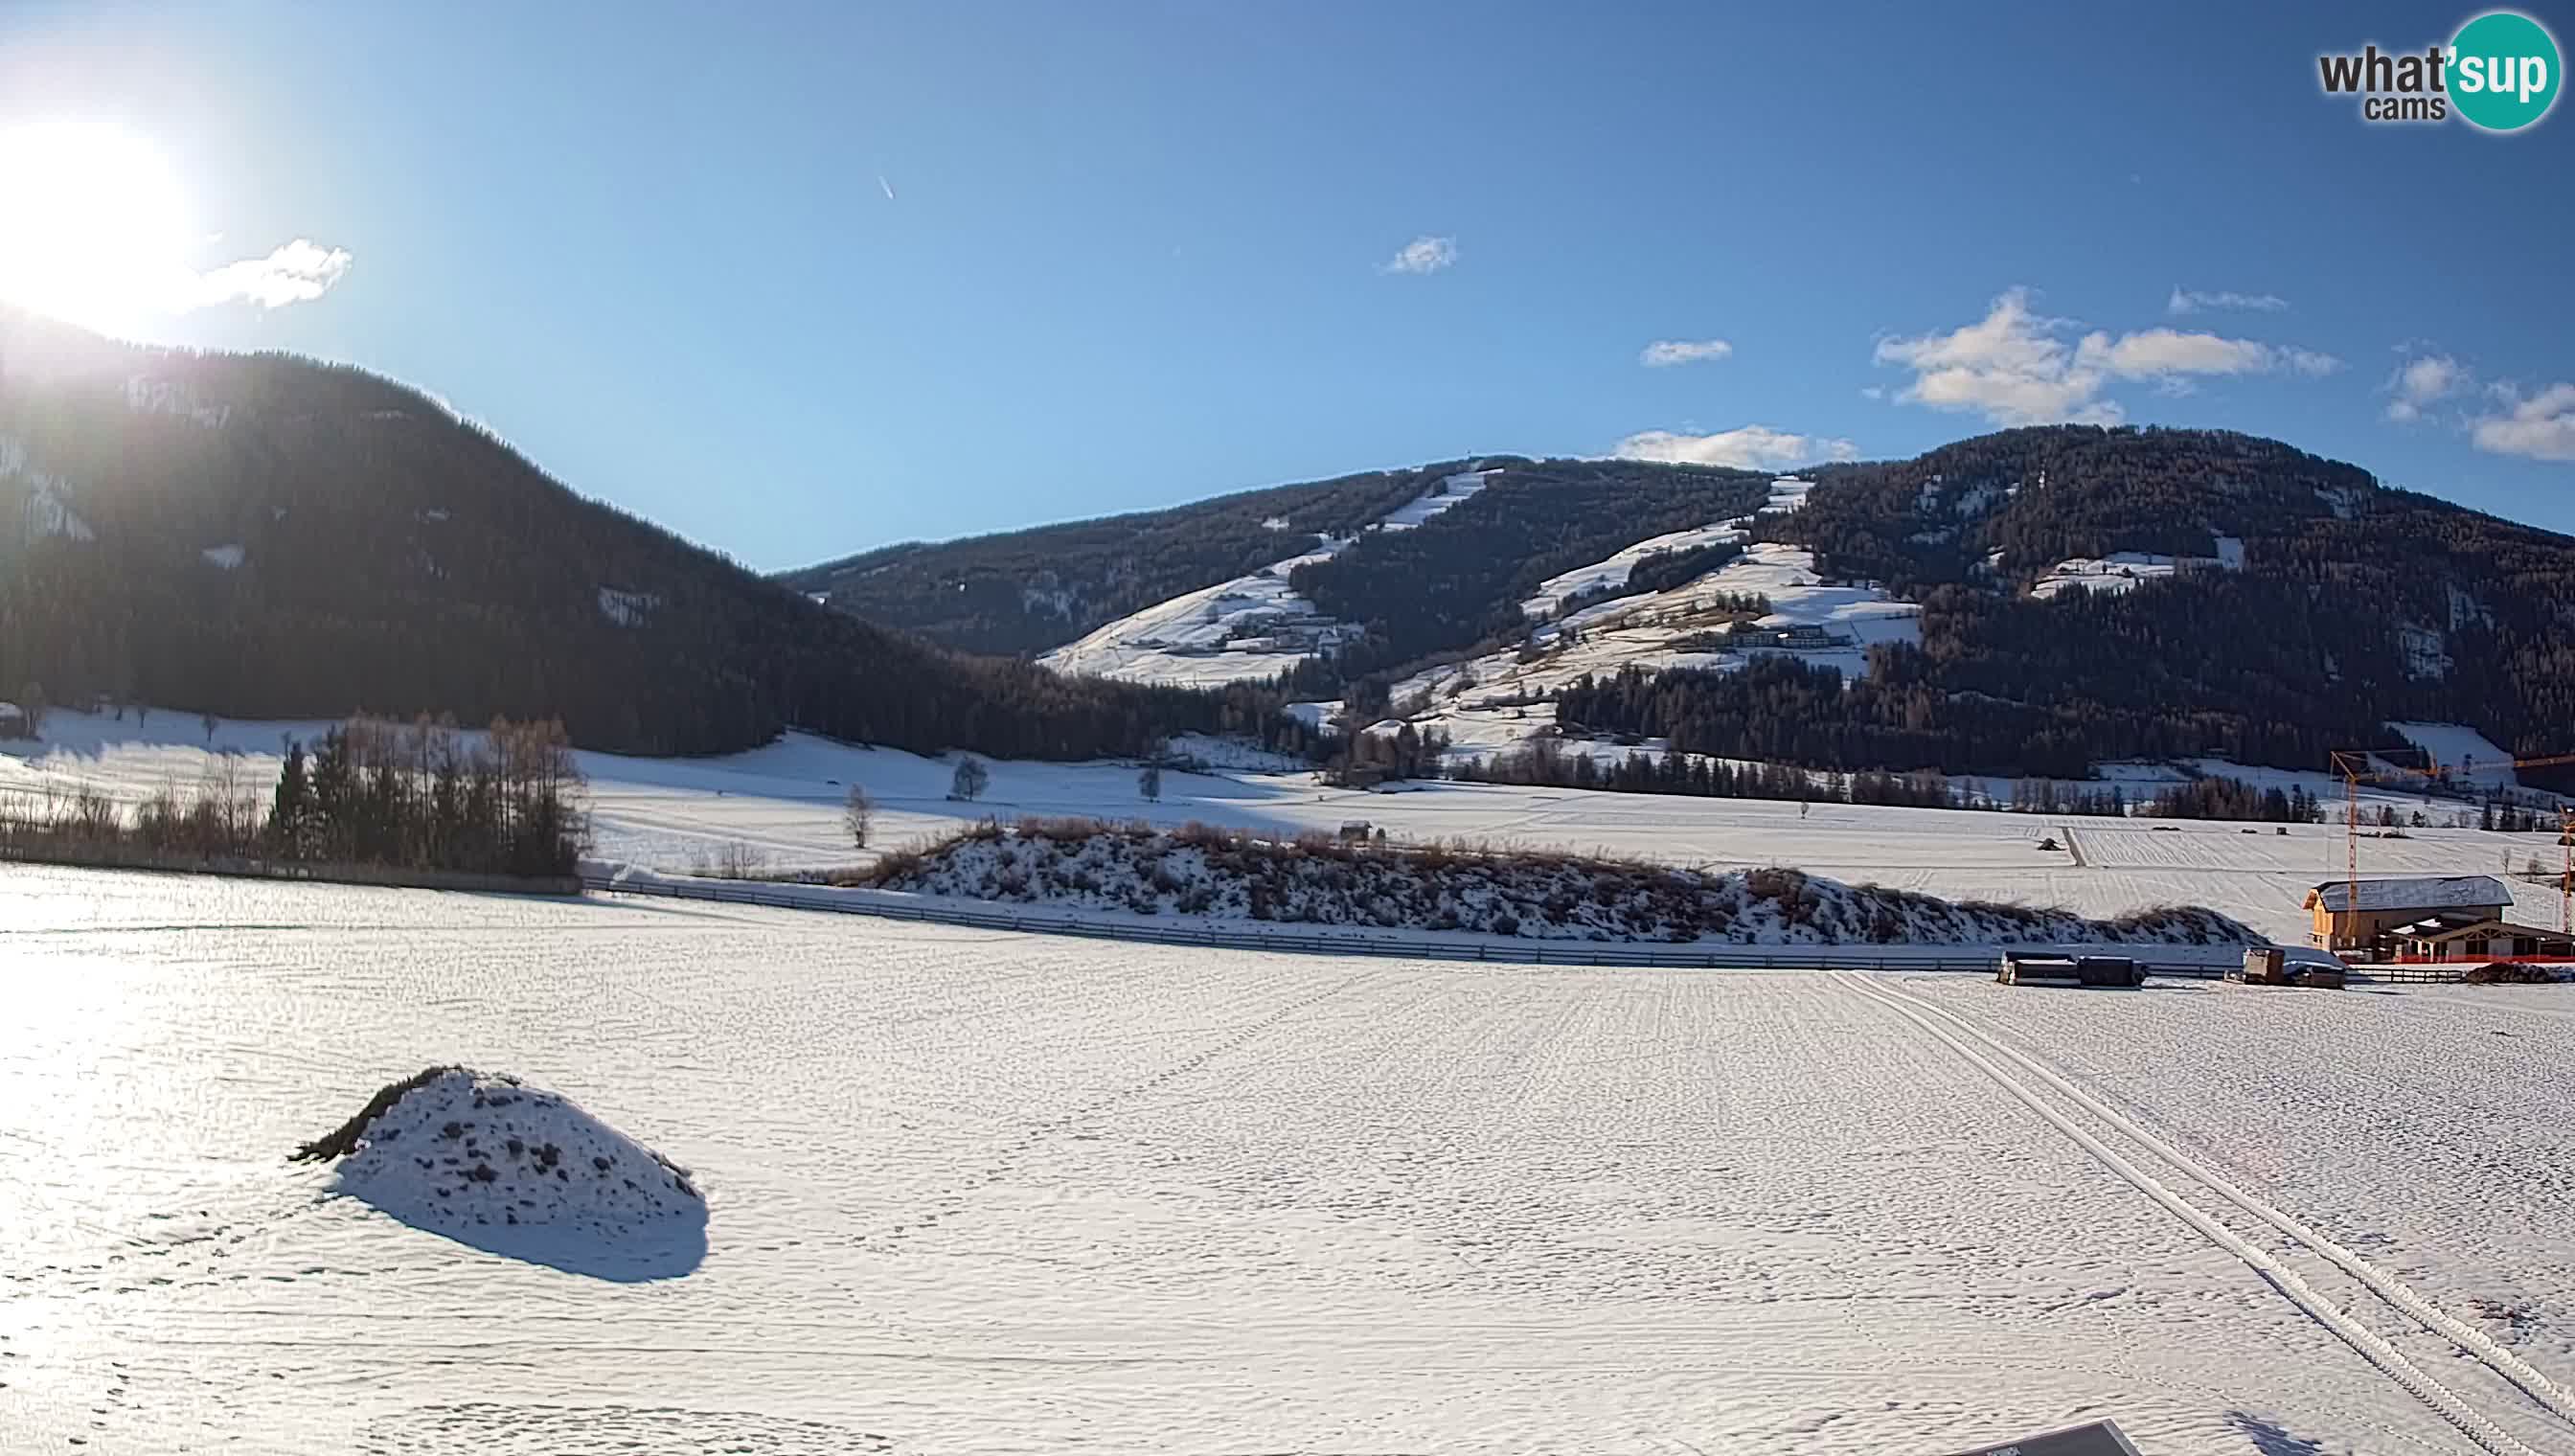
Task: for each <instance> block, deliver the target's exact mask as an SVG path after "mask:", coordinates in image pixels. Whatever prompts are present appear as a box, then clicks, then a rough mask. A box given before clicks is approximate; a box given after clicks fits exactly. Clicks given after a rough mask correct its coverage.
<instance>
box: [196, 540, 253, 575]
mask: <svg viewBox="0 0 2575 1456" xmlns="http://www.w3.org/2000/svg"><path fill="white" fill-rule="evenodd" d="M197 555H199V556H201V557H203V558H205V561H206V565H208V566H210V567H217V568H220V569H222V570H224V571H227V572H234V571H239V570H241V564H242V557H243V555H244V553H243V551H242V549H241V547H240V546H239V545H238V544H236V545H232V546H210V547H207V548H206V549H205V550H204V551H201V552H199V553H197Z"/></svg>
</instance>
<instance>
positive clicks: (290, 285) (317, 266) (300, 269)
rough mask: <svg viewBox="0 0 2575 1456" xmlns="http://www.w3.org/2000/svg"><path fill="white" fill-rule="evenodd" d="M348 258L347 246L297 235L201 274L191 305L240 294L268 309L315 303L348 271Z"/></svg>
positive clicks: (204, 304) (227, 300) (218, 301)
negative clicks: (264, 253) (265, 252)
mask: <svg viewBox="0 0 2575 1456" xmlns="http://www.w3.org/2000/svg"><path fill="white" fill-rule="evenodd" d="M349 262H350V259H349V250H348V249H346V248H325V247H323V246H321V245H320V244H318V243H315V242H314V241H312V240H311V239H309V238H298V239H296V240H295V241H294V242H292V243H289V244H287V245H285V246H284V247H282V248H278V249H276V250H274V251H272V252H271V253H270V254H269V255H268V256H267V257H265V258H246V259H243V260H242V261H241V262H239V263H227V264H225V265H224V266H223V267H221V268H217V269H213V270H211V271H209V272H206V273H201V274H198V275H197V278H196V286H195V289H194V298H193V299H192V301H191V304H190V306H191V307H194V308H207V307H210V306H212V305H215V304H225V303H231V302H232V301H234V300H235V299H242V300H246V301H248V302H250V303H255V304H257V305H259V306H260V307H261V308H264V309H280V308H284V307H286V306H287V305H288V304H302V303H311V302H312V301H313V300H315V299H317V298H320V297H321V296H322V295H324V294H326V293H329V292H330V291H331V288H332V285H334V284H337V283H338V282H339V281H340V280H341V279H342V278H343V277H345V276H346V275H347V274H348V272H349Z"/></svg>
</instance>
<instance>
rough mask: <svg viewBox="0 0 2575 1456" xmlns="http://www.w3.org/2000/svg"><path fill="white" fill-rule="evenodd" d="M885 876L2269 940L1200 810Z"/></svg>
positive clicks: (1419, 908) (1823, 924)
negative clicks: (1233, 820)
mask: <svg viewBox="0 0 2575 1456" xmlns="http://www.w3.org/2000/svg"><path fill="white" fill-rule="evenodd" d="M879 887H881V888H885V889H892V890H899V891H908V892H912V893H920V894H937V895H949V896H960V897H966V898H972V899H983V900H999V901H1009V902H1016V903H1035V902H1044V903H1047V904H1050V905H1055V906H1061V907H1064V908H1070V909H1092V910H1125V911H1128V912H1131V913H1136V914H1147V915H1154V914H1182V915H1191V916H1201V917H1206V918H1210V919H1219V920H1260V921H1273V922H1290V923H1307V924H1324V925H1374V926H1379V927H1386V928H1404V929H1412V930H1432V931H1448V930H1453V931H1460V932H1466V933H1481V934H1496V935H1505V936H1516V937H1519V938H1523V939H1538V940H1594V941H1603V940H1616V941H1644V940H1651V941H1673V942H1689V941H1701V940H1709V941H1715V942H1718V943H1723V944H1737V945H1830V944H1877V945H1999V944H2056V945H2066V944H2096V943H2141V944H2211V943H2258V942H2259V941H2260V940H2261V939H2262V937H2261V936H2259V935H2257V934H2255V933H2254V932H2253V931H2252V930H2250V929H2248V928H2247V927H2246V926H2244V925H2243V924H2241V923H2239V922H2237V921H2235V920H2233V919H2231V918H2229V917H2228V916H2225V915H2222V914H2219V913H2217V912H2216V911H2214V910H2208V909H2201V908H2195V907H2179V908H2170V909H2164V910H2152V911H2146V912H2142V913H2140V914H2136V915H2130V916H2122V917H2120V918H2118V919H2116V920H2108V921H2103V920H2087V919H2084V918H2083V917H2081V916H2079V915H2075V914H2073V913H2071V912H2069V911H2065V910H2056V909H2031V908H2028V907H2025V906H2020V905H2005V904H1991V903H1964V904H1953V903H1951V902H1949V901H1947V900H1943V899H1938V898H1935V897H1933V896H1931V895H1927V894H1918V893H1913V892H1910V891H1905V890H1898V889H1888V888H1885V887H1882V886H1878V885H1851V884H1845V883H1843V882H1841V881H1839V880H1834V879H1826V878H1823V877H1821V876H1815V875H1808V874H1804V873H1801V872H1799V871H1797V870H1793V869H1743V870H1724V871H1706V870H1696V869H1677V868H1667V867H1663V866H1659V865H1652V864H1643V863H1637V862H1632V861H1621V860H1606V859H1596V858H1586V857H1582V856H1578V855H1572V854H1562V853H1549V852H1545V851H1536V850H1515V851H1500V852H1490V851H1474V850H1465V849H1459V848H1455V847H1450V846H1432V845H1403V844H1397V845H1385V844H1365V843H1353V842H1350V841H1347V840H1341V839H1333V838H1329V837H1326V836H1322V835H1308V836H1306V837H1305V838H1303V839H1299V840H1296V841H1293V842H1282V841H1279V840H1276V839H1264V838H1258V837H1255V836H1253V835H1250V834H1246V833H1242V832H1238V831H1230V830H1220V829H1211V828H1209V827H1207V826H1206V825H1185V826H1183V827H1181V828H1179V829H1175V830H1157V829H1150V828H1147V827H1146V826H1143V825H1133V826H1128V827H1124V828H1119V827H1111V826H1107V825H1101V824H1097V823H1088V822H1084V821H1072V822H1056V823H1049V822H1044V821H1040V822H1035V823H1030V824H1024V825H1020V826H1016V827H1013V828H1008V829H1005V828H1002V827H999V826H996V825H990V824H987V825H982V826H979V827H977V828H975V829H970V830H968V831H966V832H965V833H963V834H961V835H959V836H958V837H957V838H955V839H953V840H951V841H949V842H948V843H946V844H944V845H941V846H939V847H937V848H935V849H932V850H930V851H928V852H926V853H923V854H920V855H905V856H900V857H895V858H890V859H889V860H888V861H887V862H886V864H885V866H884V877H883V878H882V879H881V880H880V881H879Z"/></svg>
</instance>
